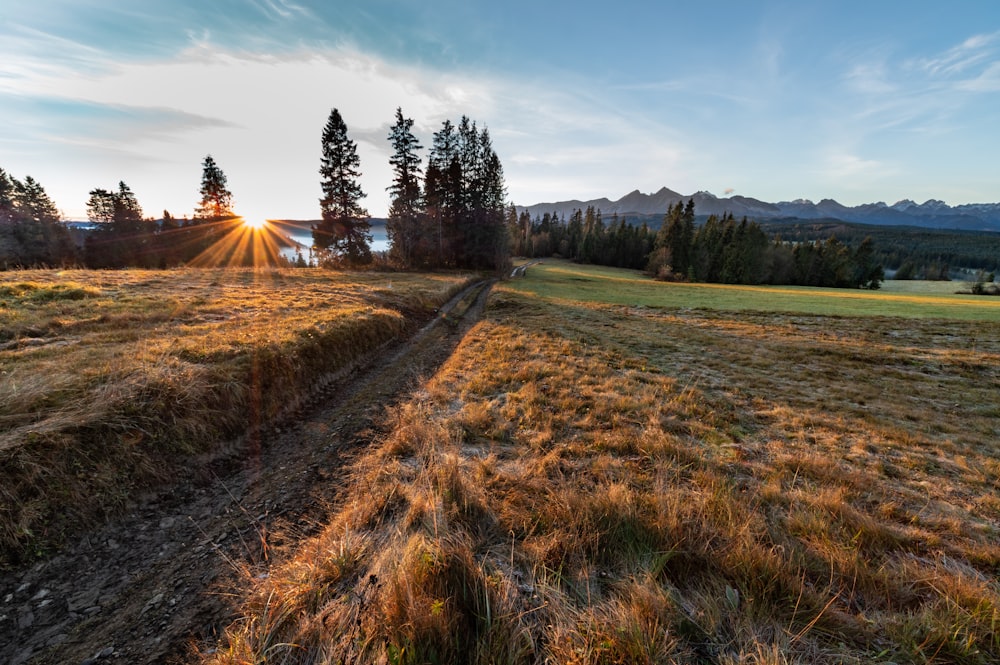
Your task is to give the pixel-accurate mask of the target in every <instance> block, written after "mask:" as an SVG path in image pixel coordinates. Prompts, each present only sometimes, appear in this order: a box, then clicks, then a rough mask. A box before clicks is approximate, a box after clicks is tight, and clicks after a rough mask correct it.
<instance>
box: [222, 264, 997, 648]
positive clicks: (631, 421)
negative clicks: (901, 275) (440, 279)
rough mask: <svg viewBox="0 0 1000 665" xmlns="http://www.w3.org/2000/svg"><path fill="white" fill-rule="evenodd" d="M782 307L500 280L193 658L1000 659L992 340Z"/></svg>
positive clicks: (840, 311)
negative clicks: (311, 530)
mask: <svg viewBox="0 0 1000 665" xmlns="http://www.w3.org/2000/svg"><path fill="white" fill-rule="evenodd" d="M578 280H583V281H581V282H579V283H578ZM580 284H585V285H586V288H585V289H580ZM696 292H698V293H702V294H705V295H704V299H703V300H700V301H699V300H697V299H695V297H694V295H692V294H693V293H696ZM574 294H580V295H579V296H575V295H574ZM709 294H719V295H718V297H719V298H731V299H732V300H731V301H730V302H734V303H735V305H733V306H731V307H730V306H727V305H724V306H722V307H721V308H719V307H717V306H718V302H711V301H710V300H709V298H710V295H709ZM853 295H855V294H847V297H848V298H850V297H852V296H853ZM781 297H782V296H781V293H780V292H773V291H769V292H766V293H763V294H761V292H759V291H755V290H747V289H736V290H734V291H732V292H727V291H725V290H724V289H721V288H720V289H716V290H712V291H708V290H701V291H694V290H692V289H690V288H689V287H688V286H686V285H673V284H660V283H654V282H651V281H648V280H645V279H644V278H642V277H641V276H639V275H638V274H636V273H629V272H626V271H609V270H606V269H594V268H584V267H579V266H569V265H568V264H554V265H553V264H549V265H544V266H536V267H532V268H529V270H528V275H527V277H526V278H524V279H522V280H516V281H513V282H511V283H509V284H507V285H504V286H502V287H498V288H497V289H496V290H495V292H494V295H493V298H492V300H491V303H490V307H489V310H488V312H487V316H486V319H485V320H484V321H482V322H481V323H480V324H479V325H478V326H477V327H476V328H474V329H473V330H472V331H471V332H470V333H469V335H468V336H467V337H466V339H465V340H464V342H463V344H462V345H461V346H460V347H459V348H458V350H457V351H456V353H455V354H454V355H453V356H452V358H451V359H450V361H449V362H448V363H447V364H446V365H445V366H444V367H443V368H442V369H441V371H440V372H439V373H438V374H437V375H436V376H434V377H433V378H431V379H430V380H429V381H428V382H427V383H426V384H425V386H424V388H423V389H422V390H421V391H420V392H418V393H416V394H414V395H413V398H412V399H411V400H410V401H409V402H408V403H404V404H403V405H402V406H400V407H399V408H397V409H394V410H393V411H392V412H391V413H390V414H389V416H388V420H389V425H390V428H389V430H388V431H389V432H390V433H389V434H388V435H386V437H385V438H384V440H383V441H381V443H380V445H378V446H377V447H376V448H373V450H372V452H371V453H370V454H369V455H368V456H367V457H365V458H363V459H361V460H360V461H359V462H358V463H357V464H356V466H355V468H354V470H353V474H354V480H353V488H352V489H351V490H350V491H348V492H346V493H342V494H341V495H339V496H338V497H336V499H335V500H336V501H338V502H339V506H340V507H339V510H338V511H335V517H334V519H333V520H332V521H331V522H330V523H329V524H328V525H327V526H326V527H325V529H324V530H323V532H322V533H321V535H319V536H318V537H316V538H314V539H311V540H309V541H308V542H305V543H303V544H302V545H301V546H300V547H299V548H298V550H297V551H296V552H295V553H294V554H293V555H291V556H289V557H287V559H286V560H285V561H283V562H281V563H276V564H274V565H273V566H272V567H271V568H269V569H268V570H266V571H259V570H254V571H251V572H249V573H248V575H247V580H246V584H247V588H248V589H250V590H249V591H248V592H247V599H246V601H245V606H244V612H243V614H244V618H243V619H242V620H240V621H238V622H236V623H234V624H233V625H232V626H231V627H230V629H229V631H228V634H227V637H226V639H225V640H224V641H223V643H222V644H220V645H219V646H218V651H216V650H215V649H214V648H213V649H212V650H211V653H208V654H206V655H204V656H203V658H204V660H205V661H207V662H212V663H245V662H265V661H266V662H282V663H342V662H349V663H377V662H392V663H427V662H442V663H444V662H467V663H497V662H504V663H535V662H554V663H555V662H558V663H671V662H676V663H727V664H728V663H872V662H880V663H890V662H891V663H927V662H936V663H993V662H997V661H998V660H1000V586H998V583H997V573H998V572H1000V548H998V547H997V542H998V538H1000V481H998V477H1000V448H998V446H997V443H996V442H997V440H998V437H1000V405H998V403H997V395H998V394H1000V393H998V388H1000V356H998V350H1000V325H998V324H997V323H996V322H994V321H992V320H986V321H984V320H957V319H943V318H930V313H929V312H923V311H920V310H919V308H920V307H921V306H922V305H921V304H920V303H919V302H911V303H910V304H909V305H907V306H906V307H909V308H910V309H905V308H904V305H903V304H902V303H901V302H900V301H898V300H892V299H888V298H883V299H882V300H883V301H884V302H883V306H884V307H886V308H895V309H893V311H895V312H897V313H898V316H894V317H887V316H870V315H867V314H862V315H852V314H850V311H849V308H848V307H847V305H845V304H841V305H838V306H837V311H836V315H835V316H834V315H830V313H829V312H828V310H829V309H830V308H831V305H830V303H831V302H832V301H833V300H832V296H831V295H829V293H828V292H817V293H815V294H810V292H809V291H808V290H801V291H798V292H797V293H796V294H795V296H794V298H795V301H794V303H789V304H786V306H784V307H781V306H774V303H775V302H778V301H780V299H781ZM869 298H871V300H870V303H869ZM879 298H880V297H879V294H871V295H870V296H868V295H866V303H868V304H866V305H865V306H866V307H868V306H872V307H874V308H875V309H878V308H877V307H875V305H877V304H878V303H879V302H880V300H879ZM755 299H757V300H755ZM927 306H928V307H929V308H931V309H930V312H937V311H938V309H936V308H937V307H939V303H937V302H932V303H930V304H928V305H927ZM823 312H826V313H823ZM981 312H983V313H982V314H981V316H982V317H983V318H985V319H990V317H992V316H993V310H992V309H990V308H989V307H986V308H984V309H983V310H981ZM963 314H965V315H969V314H970V312H963ZM265 572H266V573H267V575H263V573H265Z"/></svg>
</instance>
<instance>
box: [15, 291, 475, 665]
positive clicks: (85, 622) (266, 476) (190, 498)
mask: <svg viewBox="0 0 1000 665" xmlns="http://www.w3.org/2000/svg"><path fill="white" fill-rule="evenodd" d="M492 284H493V282H492V281H483V282H479V283H476V284H473V285H471V286H469V287H467V288H466V289H464V290H463V291H461V292H460V293H458V294H457V295H456V296H455V297H453V298H452V299H451V300H450V301H449V302H448V303H447V304H446V305H445V306H443V307H442V308H441V310H440V312H439V314H438V316H436V317H435V318H434V319H433V320H432V321H431V322H430V323H428V324H427V325H425V326H424V327H423V328H421V329H420V330H419V331H418V332H417V333H415V334H414V335H412V336H411V337H410V338H408V339H407V340H405V341H403V342H402V343H400V344H398V345H397V346H396V347H395V348H390V349H385V350H384V351H383V352H382V353H381V354H378V357H372V358H369V359H368V360H367V364H366V365H364V366H362V367H359V368H358V369H356V370H355V371H354V373H353V374H352V375H349V376H346V377H341V378H339V380H335V381H333V382H331V383H329V384H327V385H325V386H321V387H319V388H318V390H317V391H316V392H315V393H314V396H313V398H312V400H311V402H310V403H309V404H308V405H305V406H301V407H299V410H298V412H295V413H290V414H288V418H286V419H285V420H284V421H283V422H282V423H281V424H278V425H277V426H271V427H268V428H263V429H261V430H260V431H253V432H249V433H248V434H247V435H246V436H244V437H243V438H241V439H239V440H237V441H233V442H230V443H229V444H228V445H227V446H226V447H225V450H223V451H220V452H218V453H216V454H215V457H213V458H207V457H206V458H201V459H198V460H193V463H192V470H191V473H190V476H189V477H187V478H179V479H178V480H177V483H176V484H174V485H173V486H171V487H170V488H168V489H167V490H165V491H162V492H159V493H158V494H157V495H155V496H148V497H145V498H141V499H139V500H138V501H136V505H135V508H134V510H132V511H131V512H130V514H128V515H127V516H126V517H125V518H123V519H120V520H118V521H116V522H113V523H110V524H107V525H105V526H103V527H101V528H99V529H96V530H93V531H91V532H90V533H89V534H88V535H87V536H85V537H83V538H80V539H79V540H77V541H76V542H75V543H73V544H71V545H69V546H67V547H65V548H64V549H63V550H62V551H60V552H59V553H57V554H56V555H55V556H53V557H51V558H49V559H47V560H45V561H42V562H38V563H35V564H33V565H31V566H30V567H27V568H23V569H19V570H14V571H7V572H4V573H2V574H0V663H3V662H6V663H10V665H21V664H22V663H34V664H38V665H49V664H56V663H59V664H67V663H68V664H74V663H81V664H83V663H85V664H87V665H92V664H94V663H103V662H116V661H117V662H128V663H165V662H166V663H170V662H184V661H185V660H187V659H188V658H189V656H190V654H191V651H192V646H194V645H211V644H214V643H215V642H216V641H217V639H218V637H219V635H220V631H221V630H222V629H223V628H224V627H225V626H226V625H228V624H229V623H230V622H231V621H232V620H233V618H234V607H235V604H236V602H237V601H238V598H235V597H232V595H231V594H232V590H233V589H236V590H237V593H238V590H239V586H240V580H245V579H246V576H247V575H251V576H252V575H255V574H264V572H263V571H264V569H265V565H266V564H267V562H268V561H269V560H270V559H271V558H273V557H274V556H276V555H280V552H281V551H283V550H285V549H288V548H291V547H293V546H294V544H295V542H297V541H298V540H299V539H301V538H302V537H305V536H308V535H309V534H310V533H312V532H314V531H315V530H316V529H317V528H318V527H319V525H321V524H322V523H323V522H324V521H325V518H326V517H327V516H328V515H329V514H330V512H331V510H332V505H333V503H334V502H335V501H336V492H337V488H338V486H340V485H341V484H342V483H343V482H344V469H346V468H347V467H348V465H349V464H350V462H351V461H352V460H353V458H354V457H355V456H356V455H357V454H358V452H359V451H360V450H363V449H364V447H365V446H367V445H368V444H369V443H371V442H372V441H373V440H375V439H376V438H377V437H378V436H379V435H380V431H379V427H380V422H381V420H382V415H383V413H384V409H385V407H386V406H387V405H390V404H393V403H395V402H397V401H398V400H400V399H402V398H404V397H405V396H406V395H407V393H408V392H409V391H410V390H412V389H413V388H414V387H415V386H416V385H417V384H418V382H419V380H420V379H421V378H422V377H426V376H429V375H431V374H433V373H434V372H435V371H436V369H437V368H438V367H439V366H440V365H441V364H442V363H444V361H445V360H447V358H448V357H449V356H450V355H451V353H452V352H453V350H454V349H455V347H456V346H457V345H458V344H459V343H460V342H461V340H462V338H463V337H464V335H465V333H466V332H467V331H468V330H469V329H470V328H471V327H472V326H473V325H474V324H475V323H476V321H478V319H479V318H480V317H481V315H482V312H483V310H484V308H485V303H486V299H487V297H488V295H489V292H490V288H491V287H492ZM3 645H6V646H3Z"/></svg>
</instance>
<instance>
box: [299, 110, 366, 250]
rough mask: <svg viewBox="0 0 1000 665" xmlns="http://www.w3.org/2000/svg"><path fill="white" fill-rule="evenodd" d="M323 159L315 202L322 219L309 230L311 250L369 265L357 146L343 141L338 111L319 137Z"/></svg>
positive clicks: (345, 128) (342, 124)
mask: <svg viewBox="0 0 1000 665" xmlns="http://www.w3.org/2000/svg"><path fill="white" fill-rule="evenodd" d="M322 148H323V157H322V159H321V160H320V169H319V173H320V176H322V179H321V182H320V184H321V186H322V188H323V198H321V199H320V200H319V207H320V213H321V215H322V219H321V220H320V223H319V224H318V225H316V226H314V227H313V229H312V235H313V246H314V247H315V248H317V249H318V250H320V251H321V252H326V253H332V254H334V255H336V256H337V257H339V258H340V259H341V260H343V261H344V262H346V263H347V264H349V265H358V264H365V263H370V262H371V260H372V254H371V246H370V244H369V243H370V242H371V234H370V233H369V229H370V228H371V225H370V224H369V222H368V211H367V210H365V209H364V208H362V207H361V203H360V201H361V199H362V198H364V196H365V193H364V192H363V191H362V190H361V185H360V184H359V183H358V178H360V177H361V171H360V168H361V158H359V157H358V149H357V144H355V143H354V141H352V140H350V139H349V138H347V125H346V124H344V120H343V118H341V117H340V111H338V110H337V109H333V110H331V111H330V117H329V119H328V120H327V123H326V126H325V127H324V128H323V137H322Z"/></svg>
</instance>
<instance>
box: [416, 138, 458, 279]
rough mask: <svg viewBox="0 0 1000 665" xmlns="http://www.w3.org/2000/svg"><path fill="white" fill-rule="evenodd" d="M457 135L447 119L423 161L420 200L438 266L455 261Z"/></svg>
mask: <svg viewBox="0 0 1000 665" xmlns="http://www.w3.org/2000/svg"><path fill="white" fill-rule="evenodd" d="M459 154H460V153H459V143H458V134H457V132H456V131H455V126H454V125H453V124H452V123H451V120H445V121H444V122H443V123H442V125H441V129H440V130H438V131H437V132H435V134H434V140H433V143H432V145H431V153H430V157H429V158H428V160H427V177H426V178H425V179H424V201H425V203H426V205H427V215H428V221H429V222H430V226H431V232H432V233H433V232H435V231H436V233H437V248H436V249H437V260H436V262H435V263H436V265H438V266H454V265H456V261H457V236H458V232H457V224H458V217H459V213H460V210H461V205H462V165H461V161H460V158H459Z"/></svg>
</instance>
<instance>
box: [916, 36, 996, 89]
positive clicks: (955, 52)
mask: <svg viewBox="0 0 1000 665" xmlns="http://www.w3.org/2000/svg"><path fill="white" fill-rule="evenodd" d="M998 42H1000V32H994V33H989V34H981V35H973V36H972V37H969V38H968V39H966V40H965V41H963V42H962V43H961V44H959V45H957V46H954V47H952V48H950V49H948V50H947V51H945V52H944V53H940V54H938V55H935V56H934V57H931V58H921V59H918V60H916V61H915V64H916V66H917V67H919V68H920V69H922V70H923V71H925V72H927V73H928V74H929V75H931V76H934V77H944V78H953V77H956V76H960V75H962V74H964V73H965V72H967V71H969V70H971V69H973V68H976V67H978V66H979V65H982V64H983V63H987V62H990V61H993V60H995V59H996V57H997V45H998Z"/></svg>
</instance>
